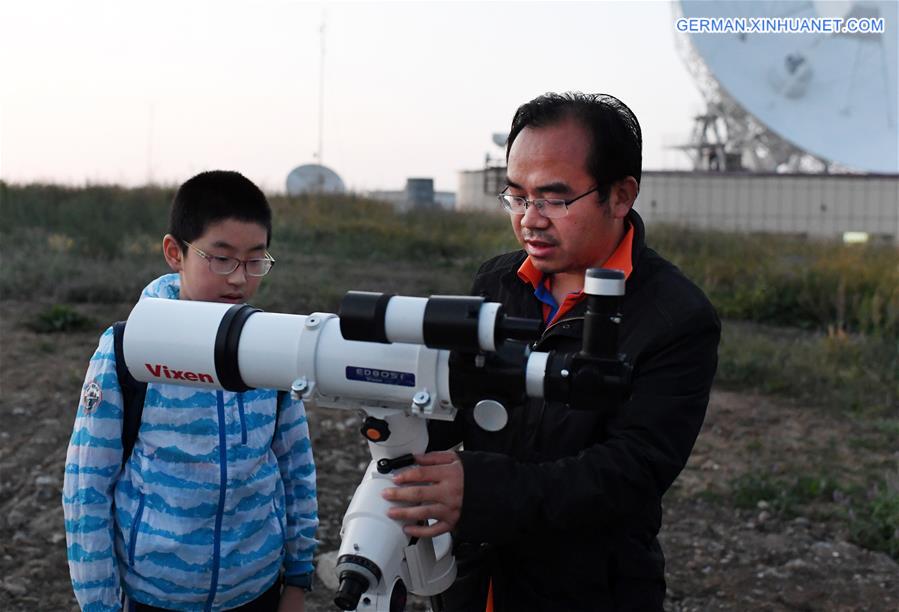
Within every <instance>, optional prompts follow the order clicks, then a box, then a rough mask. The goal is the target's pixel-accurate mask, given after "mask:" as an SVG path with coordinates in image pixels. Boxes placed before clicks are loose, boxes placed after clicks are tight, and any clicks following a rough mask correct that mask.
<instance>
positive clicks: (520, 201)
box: [496, 187, 599, 219]
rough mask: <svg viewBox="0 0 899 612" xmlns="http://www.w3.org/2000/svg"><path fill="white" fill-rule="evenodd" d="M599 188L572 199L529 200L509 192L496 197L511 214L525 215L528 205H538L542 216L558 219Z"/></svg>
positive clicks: (538, 210)
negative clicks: (572, 205)
mask: <svg viewBox="0 0 899 612" xmlns="http://www.w3.org/2000/svg"><path fill="white" fill-rule="evenodd" d="M598 189H599V187H594V188H593V189H591V190H590V191H588V192H586V193H582V194H581V195H579V196H577V197H576V198H571V199H570V200H555V199H546V198H537V199H536V200H528V199H527V198H525V197H523V196H514V195H509V194H508V193H501V194H499V195H498V196H496V197H497V198H499V201H500V202H502V205H503V208H505V209H506V212H508V213H509V214H512V215H523V214H524V213H526V212H527V210H528V206H536V207H537V212H539V213H540V214H541V215H542V216H544V217H546V218H548V219H558V218H559V217H564V216H565V215H567V214H568V207H569V206H571V204H572V203H573V202H577V201H578V200H580V199H581V198H583V197H584V196H588V195H590V194H591V193H593V192H594V191H597V190H598Z"/></svg>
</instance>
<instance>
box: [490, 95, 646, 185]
mask: <svg viewBox="0 0 899 612" xmlns="http://www.w3.org/2000/svg"><path fill="white" fill-rule="evenodd" d="M565 119H574V120H575V121H577V122H579V123H580V124H581V125H583V126H584V128H585V129H586V130H587V132H588V133H589V134H590V138H591V140H592V145H591V148H590V154H589V156H588V157H587V171H588V172H589V173H590V174H591V175H592V176H593V179H594V180H595V181H596V185H597V187H598V188H599V189H598V191H599V199H600V201H601V202H605V201H606V200H607V199H608V197H609V192H610V191H611V188H612V184H613V183H615V182H616V181H620V180H621V179H623V178H625V177H628V176H632V177H634V179H636V181H637V185H639V184H640V174H641V168H642V165H643V153H642V149H643V135H642V132H641V131H640V123H639V122H638V121H637V117H636V116H635V115H634V113H633V111H631V109H630V108H628V107H627V105H626V104H625V103H624V102H622V101H621V100H619V99H618V98H616V97H615V96H610V95H608V94H601V93H600V94H585V93H581V92H579V91H575V92H567V93H564V94H557V93H547V94H543V95H542V96H538V97H536V98H534V99H533V100H531V101H530V102H527V103H525V104H522V105H521V106H519V107H518V110H517V111H515V117H513V119H512V128H511V130H510V131H509V138H508V140H507V142H506V161H508V160H509V151H511V150H512V143H513V142H515V138H516V137H517V136H518V134H519V133H520V132H521V130H523V129H524V128H526V127H528V126H531V127H535V128H540V127H547V126H550V125H555V124H557V123H559V122H561V121H564V120H565Z"/></svg>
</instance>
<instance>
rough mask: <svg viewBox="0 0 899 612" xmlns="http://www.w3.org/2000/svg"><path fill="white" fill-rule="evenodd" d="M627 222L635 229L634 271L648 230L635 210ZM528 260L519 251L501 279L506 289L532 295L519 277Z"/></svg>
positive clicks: (633, 246)
mask: <svg viewBox="0 0 899 612" xmlns="http://www.w3.org/2000/svg"><path fill="white" fill-rule="evenodd" d="M625 222H626V223H628V224H630V226H631V227H633V228H634V239H633V244H632V246H631V265H632V266H633V269H634V270H636V269H637V263H638V262H639V261H640V257H641V256H642V255H643V251H644V250H645V249H646V228H645V226H644V225H643V219H642V218H641V217H640V215H639V214H638V213H637V211H635V210H634V209H633V208H631V209H630V210H629V211H628V213H627V217H625ZM526 258H527V253H525V252H524V251H523V250H522V251H519V252H518V255H517V256H516V257H515V260H514V262H513V264H512V266H511V267H510V268H509V269H508V270H507V271H506V272H505V273H504V274H503V275H502V277H501V278H500V282H501V283H502V284H503V286H504V287H506V289H508V290H512V291H515V290H517V289H519V288H521V287H527V288H528V291H527V293H528V294H532V291H531V289H530V286H529V285H526V284H525V283H524V282H523V281H522V280H521V279H520V278H519V277H518V268H519V267H521V264H522V263H524V260H525V259H526Z"/></svg>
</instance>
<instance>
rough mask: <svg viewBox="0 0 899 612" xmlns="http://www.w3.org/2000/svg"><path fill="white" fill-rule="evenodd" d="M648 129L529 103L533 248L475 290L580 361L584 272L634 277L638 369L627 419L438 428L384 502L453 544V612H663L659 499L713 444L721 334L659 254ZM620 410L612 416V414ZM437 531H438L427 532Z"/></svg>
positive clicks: (516, 413) (611, 112)
mask: <svg viewBox="0 0 899 612" xmlns="http://www.w3.org/2000/svg"><path fill="white" fill-rule="evenodd" d="M641 141H642V137H641V133H640V126H639V123H638V122H637V119H636V117H635V116H634V115H633V113H632V112H631V111H630V109H629V108H628V107H627V106H625V105H624V104H623V103H622V102H621V101H619V100H618V99H616V98H614V97H612V96H608V95H602V94H599V95H584V94H579V93H576V94H564V95H557V94H547V95H544V96H540V97H538V98H536V99H535V100H532V101H531V102H529V103H527V104H525V105H523V106H521V107H520V108H519V109H518V111H517V113H516V114H515V117H514V119H513V121H512V129H511V132H510V134H509V140H508V144H507V151H506V158H507V166H508V169H507V172H508V181H507V182H508V188H507V189H506V190H505V191H504V192H503V194H501V197H500V199H501V200H502V203H503V206H504V207H505V208H506V210H507V211H508V212H509V213H510V215H511V219H512V229H513V231H514V232H515V236H516V237H517V238H518V241H519V243H520V244H521V245H522V247H523V250H521V251H517V252H513V253H508V254H505V255H500V256H498V257H495V258H494V259H491V260H490V261H488V262H486V263H485V264H484V265H482V266H481V268H480V270H479V271H478V273H477V276H476V278H475V281H474V286H473V292H474V293H476V294H480V295H483V296H484V297H485V298H487V300H489V301H498V302H501V303H502V304H503V305H504V307H505V310H506V313H507V314H509V315H512V316H523V317H530V318H540V319H542V320H543V322H544V329H543V332H542V335H541V338H540V339H539V340H538V341H537V342H536V343H535V344H534V348H535V349H536V350H541V351H549V350H563V351H575V350H578V349H579V348H580V345H581V335H582V331H583V314H584V311H585V308H586V303H585V301H584V299H583V298H584V295H583V293H582V289H583V285H584V272H585V270H586V269H587V268H590V267H605V268H616V269H620V270H622V271H624V273H625V275H626V278H627V281H626V285H625V296H624V298H623V300H622V303H621V312H622V315H623V321H622V323H621V326H620V334H619V338H620V342H619V349H620V351H621V352H622V353H624V354H625V355H626V356H627V359H628V361H629V362H630V363H631V364H632V365H633V366H634V372H633V382H632V386H631V389H630V394H629V395H628V396H627V397H626V398H624V399H623V400H621V401H619V402H617V404H616V405H599V404H601V402H597V404H598V405H597V406H596V407H595V409H593V410H573V409H570V408H566V407H564V406H562V405H556V404H552V403H544V402H542V401H530V402H529V403H527V404H525V405H522V406H516V407H512V408H511V409H510V410H509V423H508V424H507V425H506V427H505V428H503V429H502V430H500V431H498V432H488V431H485V430H483V429H481V428H479V427H478V426H477V424H476V423H475V422H474V419H473V418H472V415H471V414H470V411H465V412H462V413H460V415H459V416H458V418H457V419H456V421H455V422H454V423H453V424H450V426H448V427H441V426H440V425H437V426H434V427H433V428H432V432H431V433H432V444H431V448H449V447H450V446H452V445H454V444H457V443H458V442H462V443H463V448H464V450H462V451H460V452H458V453H455V452H446V451H444V452H436V453H428V454H425V455H423V456H420V457H419V466H418V467H415V468H412V469H410V470H408V471H406V472H404V473H403V474H402V475H398V476H397V477H396V478H395V482H396V483H397V484H405V485H409V484H411V485H412V486H406V487H403V488H395V489H390V490H389V491H388V492H386V493H385V497H388V498H389V499H393V500H399V501H409V502H419V503H420V505H419V506H412V507H406V508H396V509H393V510H392V511H391V515H392V516H393V517H394V518H397V519H401V520H404V521H407V522H408V523H409V525H407V527H406V531H407V533H409V534H411V535H417V536H423V535H433V534H436V533H442V532H445V531H452V533H453V536H454V538H455V542H456V552H457V559H458V560H459V564H460V577H459V578H458V579H457V582H456V584H455V585H454V586H453V587H452V588H451V589H450V590H449V591H448V592H447V593H445V594H444V596H442V598H441V599H442V601H440V602H437V603H438V605H442V606H443V607H444V608H445V609H448V610H484V609H485V607H486V608H487V609H490V608H491V607H492V609H493V610H514V611H517V610H641V611H643V610H661V609H662V602H663V599H664V596H665V579H664V557H663V555H662V551H661V549H660V547H659V543H658V539H657V534H658V532H659V529H660V526H661V516H662V511H661V499H662V496H663V495H664V493H665V491H666V490H667V489H668V488H669V487H670V486H671V483H672V482H673V481H674V479H675V478H676V477H677V475H678V474H679V473H680V471H681V469H683V467H684V465H685V464H686V462H687V458H688V457H689V454H690V451H691V450H692V447H693V443H694V442H695V440H696V436H697V435H698V433H699V430H700V427H701V425H702V421H703V418H704V415H705V409H706V406H707V404H708V398H709V390H710V387H711V384H712V378H713V377H714V373H715V368H716V365H717V346H718V340H719V336H720V324H719V322H718V318H717V316H716V314H715V311H714V309H713V308H712V306H711V304H710V303H709V302H708V300H707V299H706V297H705V296H704V295H703V293H702V292H701V291H700V290H699V289H698V288H696V286H695V285H693V284H692V283H691V282H690V281H689V280H688V279H687V278H686V277H684V276H683V275H682V274H681V272H680V271H679V270H678V269H677V268H676V267H674V266H673V265H672V264H670V263H669V262H667V261H666V260H664V259H663V258H662V257H660V256H659V255H658V254H657V253H655V252H654V251H653V250H652V249H650V248H648V247H647V246H646V244H645V236H644V227H643V222H642V220H641V219H640V216H639V215H638V214H637V213H636V212H635V211H634V210H632V207H633V204H634V201H635V199H636V198H637V194H638V192H639V185H640V174H641ZM606 403H608V402H606ZM422 519H436V522H435V523H434V524H433V525H431V526H420V525H415V522H416V521H421V520H422Z"/></svg>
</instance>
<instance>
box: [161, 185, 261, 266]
mask: <svg viewBox="0 0 899 612" xmlns="http://www.w3.org/2000/svg"><path fill="white" fill-rule="evenodd" d="M224 219H236V220H238V221H246V222H249V223H258V224H259V225H261V226H263V227H264V228H265V232H266V239H265V243H266V246H268V244H269V242H271V238H272V209H271V207H270V206H269V204H268V200H267V199H266V198H265V194H264V193H262V190H261V189H259V187H257V186H256V185H255V184H254V183H253V181H251V180H250V179H248V178H246V177H245V176H244V175H242V174H240V173H239V172H234V171H231V170H210V171H208V172H201V173H200V174H198V175H196V176H195V177H193V178H190V179H188V180H187V181H185V182H184V184H183V185H181V187H179V188H178V191H177V192H176V193H175V197H174V199H173V200H172V209H171V211H170V213H169V233H170V234H171V235H172V236H174V237H175V238H176V239H177V240H178V241H179V242H180V243H181V250H182V252H184V251H186V249H187V245H185V244H184V242H185V241H187V242H193V241H194V240H196V239H197V238H199V237H200V236H202V235H203V233H204V232H206V229H207V228H208V227H209V225H211V224H212V223H215V222H217V221H222V220H224Z"/></svg>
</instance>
